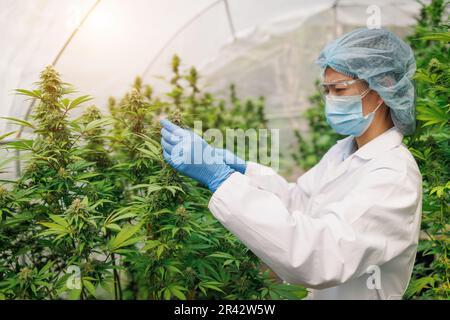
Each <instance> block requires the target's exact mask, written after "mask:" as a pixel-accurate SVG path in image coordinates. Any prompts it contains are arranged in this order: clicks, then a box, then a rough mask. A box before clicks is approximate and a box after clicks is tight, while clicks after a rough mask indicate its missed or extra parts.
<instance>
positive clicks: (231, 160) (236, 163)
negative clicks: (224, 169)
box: [215, 148, 247, 174]
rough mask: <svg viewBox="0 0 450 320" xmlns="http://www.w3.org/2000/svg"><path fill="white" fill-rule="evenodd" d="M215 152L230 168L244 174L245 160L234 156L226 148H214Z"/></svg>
mask: <svg viewBox="0 0 450 320" xmlns="http://www.w3.org/2000/svg"><path fill="white" fill-rule="evenodd" d="M215 149H216V152H217V153H218V154H219V155H220V156H221V157H222V159H223V161H224V162H225V163H226V164H227V165H229V166H230V167H231V168H232V169H234V170H236V171H237V172H240V173H242V174H245V170H246V169H247V163H246V162H245V160H242V159H241V158H239V157H238V156H236V155H235V154H234V153H233V152H231V151H228V150H227V149H219V148H215Z"/></svg>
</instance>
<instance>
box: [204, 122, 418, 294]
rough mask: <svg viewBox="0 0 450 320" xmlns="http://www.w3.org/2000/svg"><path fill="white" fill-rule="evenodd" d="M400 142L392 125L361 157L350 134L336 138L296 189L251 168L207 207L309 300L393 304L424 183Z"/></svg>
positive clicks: (410, 261) (413, 243) (410, 258)
mask: <svg viewBox="0 0 450 320" xmlns="http://www.w3.org/2000/svg"><path fill="white" fill-rule="evenodd" d="M402 138H403V136H402V134H401V132H400V131H399V130H398V129H397V128H395V127H393V128H391V129H389V130H387V131H386V132H384V133H383V134H381V135H380V136H378V137H376V138H375V139H373V140H372V141H370V142H369V143H367V144H365V145H364V146H363V147H361V148H360V149H358V150H356V148H355V140H354V138H353V137H351V136H349V137H347V138H344V139H342V140H339V141H338V142H337V143H336V144H335V145H334V146H333V147H332V148H330V150H329V151H328V152H327V153H326V154H325V156H324V157H323V158H322V159H321V161H320V162H319V163H318V164H317V165H316V166H314V167H313V168H311V169H310V170H309V171H307V172H306V173H305V174H303V175H302V176H301V177H300V178H298V180H297V183H288V182H287V181H286V180H285V179H284V178H282V177H281V176H279V175H278V174H277V173H276V172H275V171H274V170H272V169H271V168H269V167H265V166H262V165H259V164H256V163H248V166H247V170H246V172H245V175H243V174H241V173H237V172H236V173H233V174H232V175H231V176H230V177H229V178H228V179H227V180H226V181H225V182H224V183H223V184H222V185H221V186H220V187H219V188H218V189H217V190H216V192H215V193H214V194H213V196H212V197H211V200H210V202H209V205H208V206H209V209H210V210H211V212H212V214H213V215H214V216H215V217H216V218H217V219H218V220H219V221H220V222H221V223H222V224H223V225H224V226H225V227H226V228H227V229H228V230H230V231H231V232H232V233H233V234H234V235H236V236H237V237H238V238H239V239H240V240H241V241H242V242H243V243H244V244H245V245H246V246H247V247H248V248H250V249H251V250H252V251H253V252H254V253H255V254H256V255H257V256H258V257H259V258H260V259H261V260H262V261H263V262H265V263H266V264H267V265H268V266H269V267H270V268H271V269H272V270H273V271H274V272H275V273H277V274H278V275H279V276H280V277H281V278H282V279H283V280H285V281H286V282H288V283H292V284H300V285H303V286H305V287H307V288H309V289H310V290H309V291H310V293H309V295H308V298H309V299H400V298H401V297H402V295H403V293H404V291H405V289H406V287H407V285H408V282H409V279H410V277H411V273H412V268H413V265H414V260H415V256H416V252H417V243H418V238H419V231H420V222H421V212H422V177H421V174H420V171H419V168H418V166H417V164H416V162H415V160H414V158H413V156H412V155H411V153H410V152H409V150H408V149H407V148H406V147H405V145H404V144H402ZM353 150H356V152H354V151H353ZM373 272H374V273H373Z"/></svg>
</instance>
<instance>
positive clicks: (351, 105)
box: [325, 88, 383, 137]
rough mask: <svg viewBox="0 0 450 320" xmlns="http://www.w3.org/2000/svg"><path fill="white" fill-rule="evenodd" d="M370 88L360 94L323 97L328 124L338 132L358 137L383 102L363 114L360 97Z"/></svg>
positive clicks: (367, 126) (366, 127)
mask: <svg viewBox="0 0 450 320" xmlns="http://www.w3.org/2000/svg"><path fill="white" fill-rule="evenodd" d="M369 91H370V88H369V89H367V90H366V91H365V92H364V93H363V94H362V95H356V96H331V95H327V96H326V97H325V114H326V119H327V122H328V124H329V125H330V126H331V127H332V128H333V129H334V131H336V132H337V133H339V134H342V135H352V136H355V137H359V136H360V135H362V134H363V133H364V132H365V131H366V130H367V129H368V128H369V126H370V124H371V123H372V121H373V118H374V116H375V112H376V111H377V110H378V108H379V107H380V106H381V105H382V104H383V102H381V103H380V104H379V105H378V106H377V107H376V108H375V110H374V111H372V112H370V113H369V114H367V115H365V116H364V115H363V110H362V99H363V98H364V97H365V96H366V95H367V93H369Z"/></svg>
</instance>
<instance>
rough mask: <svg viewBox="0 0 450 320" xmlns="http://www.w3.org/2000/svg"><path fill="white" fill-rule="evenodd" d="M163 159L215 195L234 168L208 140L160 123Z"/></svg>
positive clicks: (163, 121) (189, 131) (169, 123)
mask: <svg viewBox="0 0 450 320" xmlns="http://www.w3.org/2000/svg"><path fill="white" fill-rule="evenodd" d="M161 124H162V126H163V127H162V129H161V136H162V137H161V145H162V147H163V157H164V160H165V161H166V162H167V163H168V164H169V165H170V166H172V167H173V168H174V169H175V170H177V171H178V172H180V173H181V174H184V175H186V176H188V177H190V178H192V179H194V180H197V181H198V182H200V183H201V184H203V185H205V186H207V187H208V188H209V189H210V190H211V191H212V192H215V191H216V190H217V189H218V188H219V187H220V185H221V184H222V183H223V182H224V181H225V180H226V179H227V178H228V177H229V176H230V175H231V174H232V173H234V172H235V171H234V169H232V168H231V167H230V166H228V165H226V164H225V162H224V161H223V158H222V157H221V155H220V154H219V153H217V152H216V151H215V149H214V148H212V147H211V146H210V145H209V144H208V143H207V142H206V141H205V140H203V139H202V138H201V137H200V136H199V135H197V134H195V133H194V132H193V131H191V130H187V129H183V128H180V127H178V126H177V125H175V124H173V123H171V122H170V121H168V120H166V119H164V120H161Z"/></svg>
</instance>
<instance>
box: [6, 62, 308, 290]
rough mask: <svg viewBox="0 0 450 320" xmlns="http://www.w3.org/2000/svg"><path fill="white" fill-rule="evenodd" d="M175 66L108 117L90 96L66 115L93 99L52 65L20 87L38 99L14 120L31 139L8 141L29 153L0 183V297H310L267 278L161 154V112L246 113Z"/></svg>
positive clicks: (214, 116)
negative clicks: (162, 88)
mask: <svg viewBox="0 0 450 320" xmlns="http://www.w3.org/2000/svg"><path fill="white" fill-rule="evenodd" d="M179 63H180V62H179V59H178V57H174V60H173V65H174V66H179ZM173 71H174V72H173V73H174V76H173V78H172V80H171V84H172V90H171V91H170V92H169V93H168V94H167V95H165V96H155V95H154V93H153V90H152V88H151V87H150V86H148V85H143V84H142V81H141V80H140V79H139V78H137V79H136V82H135V84H134V86H133V88H132V90H131V91H130V92H128V93H127V94H126V95H125V96H124V97H123V98H122V99H120V100H119V101H118V102H117V101H116V99H114V98H111V99H110V101H109V109H110V115H104V114H102V113H101V112H100V110H99V109H98V108H96V107H95V106H91V107H88V108H86V109H85V110H84V113H83V115H82V116H80V117H79V118H77V119H71V118H70V117H69V114H70V113H71V111H72V110H73V109H75V108H77V107H80V106H82V105H85V104H86V103H87V102H88V101H89V100H90V99H91V98H90V97H89V96H81V97H78V98H75V99H69V96H68V94H73V93H74V91H73V90H72V89H71V88H70V87H69V86H68V85H67V84H65V83H63V82H62V80H61V79H60V76H59V74H58V73H57V72H56V71H55V70H54V69H53V67H51V66H49V67H47V68H46V69H45V70H44V71H43V72H42V73H41V77H40V81H39V83H38V88H37V89H35V90H32V91H28V90H17V91H18V93H19V94H22V95H25V96H28V97H30V98H32V99H36V101H37V102H38V104H37V106H36V108H35V109H34V112H33V117H32V120H31V121H29V122H28V121H23V120H19V119H11V118H9V119H8V120H9V121H12V122H14V123H16V124H18V125H21V126H26V127H28V128H29V130H30V131H32V132H33V139H31V140H27V139H20V140H17V141H14V142H9V143H7V144H6V146H5V147H6V148H7V149H16V150H20V151H21V152H22V153H23V154H24V155H23V156H22V160H23V161H24V163H25V171H24V173H23V175H22V176H21V177H19V178H18V179H17V181H13V182H10V183H6V182H3V183H2V185H0V218H1V219H0V298H3V299H59V298H68V299H94V298H106V299H219V298H225V299H237V298H241V299H250V298H252V299H277V298H289V299H298V298H302V297H303V296H304V295H305V293H306V291H305V290H304V289H303V288H300V287H296V286H290V285H285V284H279V283H277V282H276V281H275V280H274V279H272V278H270V277H269V272H268V270H264V269H262V268H261V263H260V261H259V259H258V258H257V257H256V256H255V255H253V253H252V252H251V251H249V250H248V249H247V248H246V247H245V246H244V245H243V244H242V243H240V242H239V240H238V239H237V238H236V237H234V236H233V235H232V234H230V233H229V232H228V231H227V230H226V229H224V228H223V227H222V226H221V225H220V223H219V222H218V221H217V220H216V219H215V218H214V217H213V216H212V215H211V213H210V212H209V211H208V208H207V204H208V200H209V197H210V196H211V194H210V192H209V191H208V190H207V189H205V188H203V187H201V186H199V185H198V184H197V183H195V182H194V181H193V180H191V179H189V178H186V177H183V176H180V175H178V174H177V173H176V172H175V171H174V170H173V169H172V168H171V167H170V166H168V165H167V164H166V163H165V162H164V161H163V159H162V156H161V147H160V145H159V141H160V125H159V121H158V117H159V114H165V113H169V118H170V119H171V120H172V121H174V122H175V123H177V124H179V125H181V126H183V125H185V124H189V125H190V124H191V122H190V121H192V119H194V118H196V116H197V115H198V116H199V117H200V118H201V119H206V120H207V121H208V124H209V125H208V126H211V127H213V126H217V127H219V128H224V127H226V126H228V125H237V123H239V124H240V125H243V126H245V123H244V122H245V121H246V120H242V119H240V118H238V117H237V116H235V115H233V114H232V113H233V112H234V111H235V110H236V108H238V106H239V107H241V105H242V102H241V100H240V99H238V98H237V97H236V96H235V95H234V94H233V95H234V100H233V107H232V108H231V114H230V113H229V112H228V110H227V109H226V108H225V105H224V103H223V102H220V101H219V102H217V100H216V99H215V98H214V96H212V95H211V94H207V93H205V94H202V93H201V90H200V89H198V88H197V84H196V79H197V77H198V76H197V72H196V71H195V69H194V68H191V69H190V70H189V73H188V74H182V72H180V71H179V69H178V68H174V70H173ZM183 79H184V80H183ZM182 80H183V81H182ZM232 92H234V91H232ZM247 105H252V106H256V108H261V109H262V108H263V106H262V105H261V102H256V103H255V102H248V103H247ZM220 106H223V108H221V107H220ZM218 109H219V110H220V112H218V111H217V110H218ZM239 114H240V113H239V112H237V115H239ZM219 116H220V117H219ZM260 117H262V111H261V112H257V113H255V116H254V118H252V120H253V122H250V121H249V122H248V124H249V125H252V124H251V123H254V122H258V123H263V121H262V119H261V118H260Z"/></svg>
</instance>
